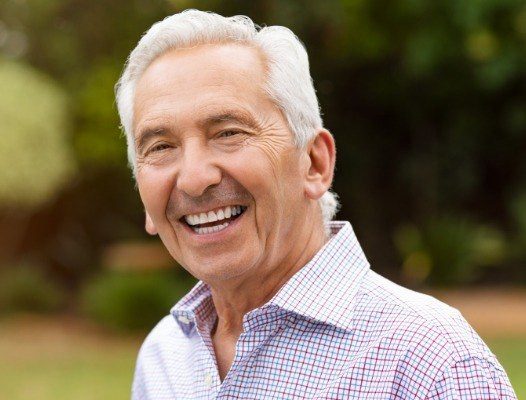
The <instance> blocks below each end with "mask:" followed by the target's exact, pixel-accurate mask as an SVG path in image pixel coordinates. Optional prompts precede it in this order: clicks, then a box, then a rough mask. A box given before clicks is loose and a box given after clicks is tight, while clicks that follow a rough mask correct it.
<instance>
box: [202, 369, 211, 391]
mask: <svg viewBox="0 0 526 400" xmlns="http://www.w3.org/2000/svg"><path fill="white" fill-rule="evenodd" d="M203 381H204V383H205V386H206V387H207V388H210V387H212V381H213V379H212V375H210V374H209V373H208V374H206V375H205V378H204V379H203Z"/></svg>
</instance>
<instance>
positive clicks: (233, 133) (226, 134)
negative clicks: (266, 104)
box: [218, 130, 242, 138]
mask: <svg viewBox="0 0 526 400" xmlns="http://www.w3.org/2000/svg"><path fill="white" fill-rule="evenodd" d="M240 133H242V132H240V131H233V130H228V131H223V132H221V133H219V135H218V137H220V138H223V137H230V136H234V135H239V134H240Z"/></svg>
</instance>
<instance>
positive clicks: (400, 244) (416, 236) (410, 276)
mask: <svg viewBox="0 0 526 400" xmlns="http://www.w3.org/2000/svg"><path fill="white" fill-rule="evenodd" d="M395 243H396V246H397V248H398V250H399V252H400V254H401V255H402V257H403V259H404V262H403V265H402V272H403V274H404V277H405V278H406V280H408V281H409V282H410V283H413V284H415V283H416V284H420V283H422V282H428V283H431V284H436V285H449V284H459V283H468V282H473V281H474V280H476V279H477V278H479V277H480V276H481V273H482V271H483V270H484V268H486V267H490V266H495V265H499V264H500V263H501V262H502V261H503V259H504V257H505V253H506V246H505V240H504V236H503V234H502V233H501V232H500V231H498V230H497V229H495V228H492V227H490V226H485V225H479V224H476V223H474V222H471V221H468V220H466V219H462V218H455V217H442V218H438V219H433V220H430V221H428V222H427V223H426V224H425V225H424V226H422V227H416V226H411V225H409V226H403V227H401V228H400V229H398V231H397V232H396V234H395Z"/></svg>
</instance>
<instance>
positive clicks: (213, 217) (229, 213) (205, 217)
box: [184, 206, 244, 233]
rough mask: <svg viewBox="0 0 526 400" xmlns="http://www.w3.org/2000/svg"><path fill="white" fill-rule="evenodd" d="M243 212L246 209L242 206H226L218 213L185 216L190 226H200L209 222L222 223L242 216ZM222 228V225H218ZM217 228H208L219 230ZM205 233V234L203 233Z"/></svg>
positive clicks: (210, 212) (209, 212)
mask: <svg viewBox="0 0 526 400" xmlns="http://www.w3.org/2000/svg"><path fill="white" fill-rule="evenodd" d="M242 210H244V208H243V207H242V206H226V207H224V208H221V209H219V210H217V211H215V212H214V211H208V212H206V213H204V212H203V213H200V214H189V215H185V217H184V219H185V221H186V222H187V223H188V225H191V226H193V225H200V224H206V223H208V222H216V221H221V220H223V219H227V218H230V217H233V216H235V215H239V214H241V212H242ZM217 226H220V225H217ZM217 226H213V227H207V228H208V229H211V228H214V229H215V228H217ZM199 229H206V228H199ZM203 233H205V232H204V231H203Z"/></svg>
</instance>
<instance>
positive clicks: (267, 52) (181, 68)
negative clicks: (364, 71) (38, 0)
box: [117, 10, 515, 400]
mask: <svg viewBox="0 0 526 400" xmlns="http://www.w3.org/2000/svg"><path fill="white" fill-rule="evenodd" d="M117 103H118V108H119V113H120V116H121V120H122V125H123V127H124V129H125V132H126V136H127V141H128V155H129V159H130V164H131V166H132V167H133V170H134V173H135V177H136V180H137V184H138V188H139V192H140V196H141V199H142V201H143V203H144V207H145V212H146V230H147V231H148V233H150V234H152V235H159V237H160V238H161V240H162V241H163V243H164V245H165V246H166V248H167V249H168V251H169V252H170V254H171V255H172V256H173V258H174V259H175V260H177V261H178V262H179V263H180V264H181V265H182V266H183V267H184V268H186V269H187V270H188V271H189V272H190V273H191V274H192V275H194V276H195V277H196V278H198V279H199V283H198V284H197V285H196V286H195V287H194V288H193V289H192V290H191V291H190V293H188V294H187V295H186V296H185V297H183V299H181V300H180V301H179V302H178V303H177V304H176V305H175V306H174V307H173V309H172V311H171V315H169V316H167V317H165V318H164V319H163V320H162V321H161V322H160V323H159V324H158V325H157V327H155V329H154V330H153V331H152V332H151V333H150V335H149V336H148V338H147V339H146V340H145V342H144V344H143V346H142V348H141V351H140V353H139V358H138V361H137V366H136V372H135V378H134V383H133V398H134V399H215V398H217V399H220V398H224V399H227V398H228V399H234V398H235V399H305V398H309V399H329V398H330V399H348V398H353V399H359V398H360V399H362V398H367V399H394V398H396V399H460V398H462V399H478V400H480V399H514V398H515V395H514V393H513V390H512V389H511V386H510V383H509V381H508V379H507V377H506V374H505V372H504V371H503V369H502V367H501V366H500V364H499V363H498V361H497V360H496V359H495V357H494V356H493V354H492V353H491V352H490V351H489V349H488V348H487V347H486V346H485V344H484V343H483V342H482V340H481V339H480V338H479V337H478V336H477V335H476V333H475V332H474V331H473V330H472V329H471V328H470V327H469V325H468V324H467V323H466V321H465V320H464V319H463V318H462V316H461V315H460V313H458V311H456V310H454V309H452V308H450V307H448V306H446V305H445V304H442V303H440V302H438V301H437V300H435V299H433V298H431V297H428V296H424V295H421V294H418V293H415V292H412V291H409V290H407V289H404V288H402V287H400V286H397V285H396V284H394V283H392V282H389V281H388V280H386V279H384V278H382V277H380V276H379V275H377V274H376V273H374V272H373V271H372V270H371V269H370V268H369V264H368V262H367V260H366V258H365V256H364V254H363V253H362V251H361V249H360V246H359V244H358V242H357V239H356V237H355V235H354V233H353V230H352V228H351V226H350V224H349V223H348V222H331V219H332V218H333V216H334V214H335V211H336V207H337V202H336V198H335V195H334V194H333V193H331V192H330V191H329V188H330V186H331V182H332V178H333V171H334V162H335V145H334V140H333V138H332V136H331V134H330V133H329V132H328V131H327V130H326V129H324V128H323V125H322V121H321V117H320V112H319V108H318V102H317V99H316V95H315V92H314V88H313V85H312V80H311V77H310V73H309V64H308V59H307V54H306V52H305V49H304V48H303V46H302V45H301V43H300V42H299V40H298V39H297V38H296V36H295V35H294V34H293V33H292V32H291V31H290V30H288V29H286V28H283V27H266V28H259V27H257V26H255V25H254V24H253V22H252V21H251V20H250V19H249V18H247V17H233V18H224V17H222V16H219V15H217V14H212V13H204V12H200V11H196V10H190V11H186V12H183V13H180V14H176V15H173V16H171V17H169V18H167V19H165V20H163V21H161V22H159V23H157V24H155V25H154V26H152V28H151V29H150V30H149V31H148V32H147V33H146V34H145V36H144V37H143V38H142V39H141V40H140V42H139V44H138V45H137V47H136V48H135V49H134V50H133V52H132V53H131V55H130V57H129V60H128V63H127V65H126V68H125V70H124V72H123V75H122V77H121V79H120V80H119V83H118V85H117Z"/></svg>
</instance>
